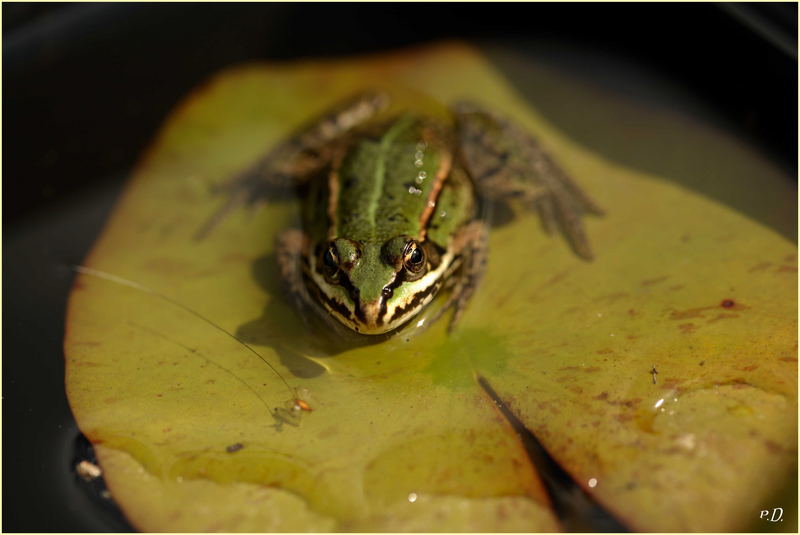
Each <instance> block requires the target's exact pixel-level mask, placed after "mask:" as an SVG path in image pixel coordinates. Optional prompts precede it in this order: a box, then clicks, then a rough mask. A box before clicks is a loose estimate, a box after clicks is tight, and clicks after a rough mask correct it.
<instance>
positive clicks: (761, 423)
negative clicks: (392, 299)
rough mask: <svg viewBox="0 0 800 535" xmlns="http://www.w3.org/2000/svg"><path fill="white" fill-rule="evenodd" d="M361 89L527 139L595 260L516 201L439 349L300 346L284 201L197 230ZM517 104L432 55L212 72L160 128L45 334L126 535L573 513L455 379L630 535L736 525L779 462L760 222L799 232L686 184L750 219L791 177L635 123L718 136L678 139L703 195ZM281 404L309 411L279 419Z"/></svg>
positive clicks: (788, 440)
mask: <svg viewBox="0 0 800 535" xmlns="http://www.w3.org/2000/svg"><path fill="white" fill-rule="evenodd" d="M540 75H541V76H542V77H545V78H547V77H550V83H551V84H556V85H557V83H561V84H563V85H567V84H568V83H567V82H566V81H564V80H559V79H557V78H556V79H555V81H553V78H552V76H553V75H552V74H550V73H548V72H547V71H544V70H543V71H541V72H540ZM376 85H378V86H382V87H389V88H390V89H391V91H392V92H393V94H395V95H396V98H397V99H398V100H399V104H398V106H399V107H403V106H415V107H417V108H419V107H420V106H422V107H425V106H428V104H427V102H428V100H427V98H428V97H433V98H435V99H437V100H439V101H441V102H445V103H447V102H453V101H455V100H457V99H460V98H470V99H473V100H476V101H479V102H483V103H486V104H487V105H491V106H492V107H494V108H496V109H497V110H498V111H500V112H502V113H505V114H507V115H509V116H513V117H514V118H515V120H517V121H519V123H520V124H522V125H523V126H525V127H526V128H528V129H530V130H531V131H533V132H535V133H536V134H537V136H538V137H539V138H541V139H543V140H545V142H546V144H547V145H548V147H550V148H551V149H552V152H553V154H554V155H555V156H556V157H557V158H558V160H559V161H560V162H562V163H563V165H564V167H565V168H566V170H567V171H568V172H569V173H570V174H571V175H572V176H573V177H575V179H576V180H577V181H578V182H579V183H580V184H581V185H583V186H585V188H586V189H587V191H589V192H590V193H591V194H592V196H593V197H594V198H595V199H596V200H597V202H598V204H599V205H600V206H602V208H603V209H604V210H605V212H606V214H607V215H606V216H605V217H603V218H594V219H590V220H589V221H588V222H587V228H588V235H589V237H590V239H591V242H592V247H593V249H594V251H595V255H596V259H595V260H594V261H593V262H585V261H581V260H579V259H577V258H576V257H575V256H574V254H572V253H571V251H570V250H569V247H568V246H567V245H566V244H564V243H563V242H562V241H560V240H559V239H556V238H554V237H550V236H548V235H547V234H546V233H545V232H543V231H542V229H541V228H540V223H539V221H538V219H537V218H536V217H534V216H532V215H529V214H527V213H523V211H521V210H520V211H518V213H516V217H515V219H514V221H513V222H512V223H510V224H507V225H504V226H502V227H499V228H497V229H494V230H493V232H492V235H491V252H490V256H489V267H488V272H487V275H486V277H485V279H484V280H483V281H482V283H481V285H480V286H479V288H478V291H477V292H476V294H475V296H474V298H473V300H472V302H471V304H470V306H469V308H468V309H467V311H466V313H465V314H464V317H463V318H462V320H461V324H460V325H459V326H458V328H457V329H456V330H455V332H454V333H453V334H452V335H450V336H448V335H447V334H446V332H445V331H446V328H445V327H446V325H445V323H446V322H444V321H440V322H438V323H437V324H435V325H433V326H432V327H431V328H430V329H428V330H427V331H425V332H422V333H419V334H416V335H415V336H408V335H407V334H406V333H400V334H399V335H397V336H394V337H392V338H390V339H388V340H385V341H381V342H379V343H369V344H365V343H350V342H348V341H341V340H336V339H335V338H332V337H330V336H324V335H323V334H322V333H319V332H316V331H313V330H312V331H310V333H311V334H310V333H309V327H308V326H307V325H306V323H304V321H303V319H302V318H301V317H300V316H299V315H298V314H297V312H296V311H295V310H294V308H293V307H292V306H291V304H290V303H289V302H288V300H287V299H286V298H285V297H284V295H283V293H282V291H281V281H280V280H278V277H277V270H276V268H275V265H274V256H273V244H274V239H275V236H276V235H277V234H278V233H279V232H280V231H281V230H283V229H285V228H288V227H290V226H291V225H292V224H293V223H294V221H295V220H296V210H297V207H296V205H295V204H294V203H293V202H286V201H282V202H278V201H276V202H271V203H269V204H267V205H265V206H261V207H258V208H256V209H253V210H248V209H241V210H238V211H235V212H233V213H231V214H230V215H229V216H228V217H227V218H226V219H225V220H224V221H222V222H221V223H220V224H219V225H218V226H217V228H215V229H214V231H213V232H212V233H211V234H210V235H209V236H208V237H207V238H206V239H204V240H201V241H197V240H194V239H193V236H194V235H195V234H196V232H197V231H198V229H199V228H201V226H202V225H203V223H204V222H205V221H206V220H207V218H208V217H209V215H210V214H212V213H214V211H215V210H217V209H218V208H219V206H220V204H221V202H222V199H221V198H220V197H218V196H215V195H213V194H212V192H211V190H212V189H213V186H218V185H220V184H223V183H225V182H226V181H227V180H229V179H230V177H232V176H234V175H235V174H236V173H237V172H239V171H241V170H242V169H244V168H246V167H247V166H248V165H250V164H252V163H253V162H254V161H256V160H257V159H258V158H259V156H261V155H262V154H263V153H264V151H265V150H266V149H268V148H269V147H270V146H272V145H274V144H275V143H277V142H279V141H280V140H281V139H282V138H283V137H284V136H286V135H287V134H288V133H289V132H291V130H292V129H293V128H294V127H296V126H297V125H299V124H301V123H303V122H304V121H306V120H307V119H308V118H309V117H313V116H314V115H315V114H317V113H319V112H320V111H322V110H324V109H325V108H326V107H327V106H329V105H330V104H331V103H333V102H336V101H338V100H341V99H342V98H343V97H346V96H348V95H350V94H353V93H355V92H357V91H359V90H362V89H364V88H365V87H374V86H376ZM320 87H325V88H326V90H325V91H324V92H323V91H320V89H319V88H320ZM570 91H572V93H573V94H572V95H571V98H575V95H574V93H575V91H576V89H575V88H574V87H572V88H570ZM416 92H420V93H416ZM422 93H424V94H425V95H426V97H425V98H421V97H419V96H418V95H419V94H422ZM583 98H590V96H589V95H586V94H584V95H583ZM591 98H595V99H597V97H596V96H594V95H593V96H591ZM535 105H536V102H533V103H530V104H526V103H525V101H524V100H523V99H522V98H521V97H520V96H519V95H518V94H516V93H515V92H514V91H513V90H512V89H511V87H510V86H509V85H508V83H507V82H506V81H505V80H504V79H503V78H502V77H501V76H500V75H498V74H497V73H496V72H495V71H494V70H493V69H492V67H490V66H489V64H488V63H487V61H486V60H485V59H484V58H482V57H481V56H480V55H478V54H477V53H476V52H474V51H473V50H471V49H468V48H466V47H463V46H461V45H441V46H436V47H432V48H428V49H422V50H417V51H411V52H405V53H399V54H390V55H382V56H375V57H368V58H362V59H354V60H347V61H337V62H324V63H317V62H307V63H298V64H295V65H281V66H276V65H260V64H253V65H248V66H244V67H239V68H235V69H230V70H227V71H225V72H223V73H222V74H220V75H219V76H217V77H215V78H214V79H213V80H211V81H210V82H209V83H208V84H207V85H206V86H204V87H203V88H201V89H200V90H198V91H196V92H195V94H193V95H191V96H190V97H189V98H188V99H187V101H186V102H185V103H184V104H183V105H181V106H180V107H179V108H178V110H177V111H176V112H174V113H173V115H172V117H171V118H170V119H169V121H168V122H167V124H166V125H165V127H164V129H163V130H162V132H161V133H160V134H159V136H158V138H157V140H156V141H155V145H154V148H153V149H152V150H151V151H149V152H148V154H147V156H146V158H145V159H144V160H143V161H142V163H141V164H140V166H139V168H138V169H137V171H136V173H135V175H134V178H133V180H132V181H131V184H130V185H129V187H128V189H127V191H126V193H125V195H124V197H123V199H122V200H121V202H120V204H119V206H118V207H117V209H116V211H115V214H114V217H113V218H112V220H111V221H110V223H109V224H108V227H107V228H106V230H105V231H104V233H103V236H102V237H101V239H100V240H99V242H98V243H97V244H96V246H95V248H94V250H93V251H92V253H91V255H90V257H89V258H88V259H87V260H86V262H85V264H86V265H87V266H88V267H90V268H91V269H93V270H97V271H95V274H94V275H92V274H90V273H89V272H87V273H84V274H81V275H80V276H79V277H78V280H77V281H76V284H75V288H74V291H73V294H72V296H71V300H70V307H69V315H68V326H67V335H66V341H65V351H66V354H67V389H68V394H69V398H70V403H71V405H72V407H73V410H74V412H75V415H76V418H77V420H78V423H79V425H80V427H81V429H82V430H83V432H84V433H85V434H86V435H87V437H89V439H90V440H91V441H92V442H93V444H94V445H95V447H96V450H97V454H98V458H99V460H100V462H101V464H102V466H103V470H104V473H105V477H106V480H107V483H108V486H109V488H110V490H111V492H112V494H113V496H114V498H115V499H116V500H117V501H118V502H119V504H120V505H121V507H122V508H123V510H124V511H125V513H126V515H127V516H128V518H129V519H130V520H131V521H132V523H133V524H134V525H135V526H136V527H137V528H139V529H143V530H155V531H174V530H190V531H271V530H275V531H306V530H315V531H331V530H344V531H383V530H386V531H431V530H435V531H553V530H558V529H559V528H560V527H562V526H563V525H566V524H569V523H568V522H566V521H565V519H564V518H563V516H562V518H559V515H561V514H562V513H561V512H560V511H559V510H558V507H554V505H553V504H554V503H557V502H558V498H559V497H558V496H553V495H552V494H551V495H548V492H547V491H546V485H545V484H543V483H542V480H543V479H544V480H545V481H546V480H547V476H546V474H544V473H542V474H540V472H539V471H540V470H542V467H541V466H535V465H534V463H533V462H532V461H531V460H530V457H529V455H528V452H526V449H525V445H524V443H523V441H522V440H521V439H520V437H519V436H518V435H517V433H516V432H515V431H514V428H513V427H512V424H511V423H509V421H507V419H506V418H505V417H504V416H503V414H502V412H501V411H500V410H499V409H498V406H497V404H496V403H495V401H496V400H493V399H492V397H491V395H490V393H488V392H487V390H486V389H484V388H483V387H481V385H480V384H479V382H478V380H477V379H478V377H482V378H484V380H485V381H486V382H487V384H488V385H491V388H493V390H494V392H496V395H497V396H499V398H500V399H501V400H502V401H503V402H504V403H505V405H507V406H508V408H509V409H510V411H511V412H513V414H514V415H515V416H516V418H518V419H519V420H520V422H521V423H522V424H523V425H524V426H525V427H526V428H527V429H528V430H529V431H531V432H532V433H533V435H534V436H535V437H536V438H537V439H538V440H539V441H540V443H541V445H542V446H543V447H544V448H545V449H546V450H547V451H548V452H549V453H550V455H551V456H552V457H553V459H554V460H555V461H556V462H557V463H558V464H559V465H560V466H561V468H563V470H564V471H565V472H566V473H567V474H569V476H571V477H572V478H573V479H574V480H575V482H576V483H577V484H578V485H579V486H581V487H583V488H584V489H585V492H586V493H587V494H588V495H590V496H592V497H594V499H596V500H597V501H598V502H599V503H600V504H601V505H602V506H603V507H605V508H606V509H607V510H608V511H610V512H611V513H612V514H613V515H614V516H616V517H617V518H618V519H619V520H620V521H621V522H622V523H623V524H624V525H626V526H627V527H629V528H630V529H635V530H647V531H650V530H664V531H673V530H674V531H683V530H708V531H724V530H740V529H747V528H748V527H749V526H750V523H751V522H754V521H757V519H758V514H759V512H760V510H762V509H765V508H767V507H768V506H769V505H768V504H770V503H772V502H769V500H770V499H773V496H772V494H773V493H774V492H775V491H776V490H777V489H778V488H779V487H780V485H781V484H782V482H784V481H789V480H790V479H791V477H794V474H795V473H796V464H795V459H796V447H797V444H796V436H797V428H796V422H797V417H796V414H797V405H796V395H797V379H796V370H797V364H796V363H797V361H796V348H797V346H796V332H797V329H796V308H797V304H796V299H795V296H796V295H797V285H796V248H795V246H794V244H793V243H791V242H790V241H788V240H787V239H785V238H784V237H782V236H781V234H780V232H776V230H775V228H774V227H775V226H776V225H778V226H780V225H783V226H785V227H786V228H789V227H791V226H792V225H794V224H795V221H794V220H793V219H792V217H791V216H792V211H791V209H786V210H785V211H784V212H783V213H784V214H785V216H786V217H783V218H781V217H776V216H775V215H774V214H772V215H771V216H770V217H771V218H772V219H771V220H770V224H771V225H772V226H773V228H767V227H765V226H763V225H762V224H761V222H759V221H755V220H753V219H751V218H748V217H747V216H745V215H743V214H742V213H739V212H737V211H735V210H734V209H732V208H730V207H729V206H728V205H726V204H724V203H722V202H719V201H718V200H716V199H717V198H716V197H714V195H713V194H711V195H710V194H709V192H712V193H713V188H714V187H716V188H719V189H720V190H726V189H727V188H733V189H736V190H738V189H741V188H749V189H750V190H752V192H753V194H752V203H753V204H754V205H758V203H763V202H767V201H770V200H771V199H774V198H776V197H778V198H779V197H781V196H790V195H793V193H792V192H791V191H790V187H789V185H788V182H787V181H785V180H784V177H783V176H781V175H780V174H779V173H778V172H777V171H776V170H774V169H773V168H772V167H771V166H769V165H768V164H767V163H765V162H763V161H761V160H759V159H758V158H757V157H756V156H755V155H753V154H752V153H749V152H747V151H744V150H742V147H741V146H740V145H738V144H737V142H736V141H734V140H732V139H729V138H727V137H726V136H725V135H724V134H721V133H719V132H711V131H707V130H704V129H702V128H699V127H698V128H696V129H687V128H686V125H685V124H683V123H681V122H680V121H678V120H676V118H674V117H670V116H660V115H656V114H652V116H649V119H650V121H651V127H652V128H653V129H654V130H658V131H659V132H660V135H662V136H671V139H672V140H673V142H674V143H675V144H676V145H681V146H688V147H695V146H696V147H703V146H711V147H713V148H714V151H715V152H713V153H711V154H709V153H706V152H704V151H678V150H675V151H674V152H675V154H677V155H679V157H682V158H685V161H684V162H683V165H685V166H689V167H691V166H694V165H698V166H709V165H710V164H709V161H712V162H713V163H714V165H715V167H714V176H715V177H716V178H717V180H716V181H715V182H714V183H713V184H712V185H709V184H705V183H704V185H703V189H702V191H703V192H704V194H703V195H701V194H698V193H697V192H696V191H694V190H692V189H690V188H686V187H684V186H683V185H678V184H676V183H675V182H673V181H671V180H670V178H671V177H669V176H658V175H655V174H649V173H646V172H643V171H641V170H638V169H634V168H628V167H625V166H624V165H621V164H617V163H615V162H612V161H607V160H605V159H603V158H602V155H600V154H597V153H594V152H592V151H591V150H589V149H588V148H586V147H582V146H579V145H576V144H575V143H574V142H572V141H570V139H568V138H566V137H564V135H563V134H562V133H560V132H558V131H557V130H556V128H555V126H554V125H551V124H549V123H548V122H547V121H545V120H544V119H543V118H542V116H541V115H539V114H537V113H536V112H535V111H534V108H531V107H530V106H535ZM597 105H598V106H600V105H602V102H601V101H600V100H599V99H598V103H597ZM613 105H615V106H618V107H623V108H624V104H620V103H613ZM427 111H430V112H432V113H438V110H437V109H430V110H427ZM626 113H628V114H637V113H638V114H640V115H641V114H647V113H648V112H647V111H646V110H637V109H635V108H629V109H626ZM600 127H602V128H608V129H614V128H617V125H616V124H613V123H608V124H602V125H598V128H600ZM653 150H655V148H654V149H653ZM709 188H711V189H709ZM719 198H725V195H723V194H720V197H719ZM765 200H766V201H765ZM759 210H761V211H762V212H769V207H761V208H757V209H754V211H753V212H751V213H759ZM790 233H791V231H789V234H790ZM100 272H102V273H100ZM102 274H111V275H113V276H116V277H122V278H124V279H125V280H126V281H133V282H134V283H135V284H134V285H130V284H127V283H125V282H124V281H119V280H118V281H116V282H115V281H113V280H110V279H109V277H107V276H106V275H102ZM97 275H101V276H97ZM120 282H122V284H121V283H120ZM136 285H138V288H137V287H136ZM176 303H178V304H176ZM203 318H208V319H210V320H212V321H213V322H215V323H216V324H218V325H219V326H221V327H222V328H223V329H225V330H227V331H229V332H231V333H235V334H236V335H237V336H238V337H240V338H241V339H243V340H245V341H247V342H249V343H252V344H253V345H255V347H256V348H257V349H258V351H259V353H260V354H261V355H263V357H264V358H265V359H266V360H267V361H268V362H269V363H270V364H271V365H272V366H274V368H275V370H277V372H279V373H280V375H281V376H282V377H284V378H285V380H286V381H287V382H288V386H287V385H286V384H284V382H283V380H282V379H281V378H279V376H278V375H277V374H276V373H275V371H273V370H272V369H270V368H269V367H268V366H267V365H266V364H265V363H264V362H263V361H262V360H260V359H259V358H258V357H257V356H256V355H254V354H253V353H251V352H250V351H248V350H247V349H246V348H245V347H243V346H242V344H241V343H239V342H237V341H236V340H234V339H232V338H231V337H230V336H227V335H226V334H225V333H223V332H221V331H220V330H218V329H215V328H213V327H211V326H210V325H209V324H208V323H207V322H206V321H205V320H204V319H203ZM653 368H655V371H656V372H657V373H655V372H653ZM298 397H300V398H301V399H302V400H303V401H305V402H307V403H308V404H309V408H311V409H313V410H311V411H293V409H292V404H293V403H294V401H295V398H298ZM793 471H795V472H793ZM540 476H542V477H540ZM709 511H713V514H709ZM756 526H759V525H758V524H756ZM590 527H591V525H590ZM587 529H588V528H587ZM759 529H763V527H760V528H759Z"/></svg>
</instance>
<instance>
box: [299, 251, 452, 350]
mask: <svg viewBox="0 0 800 535" xmlns="http://www.w3.org/2000/svg"><path fill="white" fill-rule="evenodd" d="M452 262H453V255H452V253H448V254H446V255H444V256H443V257H442V261H441V262H440V263H439V264H438V266H437V267H436V269H433V270H430V271H429V272H428V273H426V274H425V275H424V276H422V277H420V278H419V279H417V280H415V281H404V280H402V279H401V278H399V277H398V278H396V279H395V281H392V282H391V283H389V284H387V285H386V287H385V288H384V291H383V292H382V293H381V295H380V296H379V297H378V298H377V299H374V300H370V301H365V300H363V299H361V298H360V296H359V292H358V289H357V288H355V287H354V286H353V285H352V284H351V283H350V281H349V279H348V278H347V276H346V275H342V276H341V277H340V279H339V283H338V284H336V285H332V284H329V283H327V281H325V280H324V278H323V277H322V276H320V275H319V274H318V273H317V271H316V269H315V268H316V266H315V265H314V264H315V261H314V260H312V265H311V266H309V267H310V269H309V270H308V271H307V273H306V276H307V277H308V278H309V279H311V280H309V281H308V282H309V284H308V286H309V289H310V290H311V292H312V294H313V295H314V296H315V297H316V298H317V302H319V303H320V304H321V305H322V306H323V308H324V309H325V310H327V311H328V313H329V314H330V315H331V316H333V317H334V318H336V319H337V320H338V321H339V322H340V323H342V324H343V325H345V326H346V327H348V328H350V329H352V330H353V331H355V332H357V333H360V334H366V335H379V334H386V333H389V332H391V331H394V330H396V329H398V328H400V327H402V326H403V325H405V324H406V323H408V322H409V321H410V320H411V319H413V318H414V317H415V316H417V314H419V312H420V311H422V310H423V309H424V308H425V307H426V306H427V305H428V304H429V303H430V302H431V301H432V300H433V299H434V297H436V294H437V293H438V292H439V289H440V288H441V287H442V282H443V280H444V277H443V275H444V274H445V273H447V272H448V271H450V268H451V264H452Z"/></svg>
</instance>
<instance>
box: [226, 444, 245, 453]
mask: <svg viewBox="0 0 800 535" xmlns="http://www.w3.org/2000/svg"><path fill="white" fill-rule="evenodd" d="M242 448H244V445H243V444H242V443H241V442H237V443H236V444H231V445H230V446H228V447H227V448H225V451H227V452H228V453H234V452H237V451H239V450H240V449H242Z"/></svg>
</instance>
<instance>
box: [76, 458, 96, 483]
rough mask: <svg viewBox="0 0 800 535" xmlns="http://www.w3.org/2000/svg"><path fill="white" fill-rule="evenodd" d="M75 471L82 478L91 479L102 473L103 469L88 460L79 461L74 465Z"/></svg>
mask: <svg viewBox="0 0 800 535" xmlns="http://www.w3.org/2000/svg"><path fill="white" fill-rule="evenodd" d="M75 472H76V473H77V474H78V475H79V476H81V477H82V478H83V480H84V481H92V480H93V479H97V478H98V477H100V476H101V475H103V471H102V470H101V469H100V467H99V466H97V465H96V464H94V463H91V462H89V461H81V462H79V463H78V464H77V465H76V466H75Z"/></svg>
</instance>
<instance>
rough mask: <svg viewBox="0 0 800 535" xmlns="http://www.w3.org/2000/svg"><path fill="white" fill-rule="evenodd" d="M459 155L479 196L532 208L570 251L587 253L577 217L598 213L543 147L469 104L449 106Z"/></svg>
mask: <svg viewBox="0 0 800 535" xmlns="http://www.w3.org/2000/svg"><path fill="white" fill-rule="evenodd" d="M453 112H454V114H455V118H456V130H457V136H458V142H459V149H460V155H461V158H462V160H463V162H464V165H465V166H466V168H467V170H468V171H469V173H470V175H471V176H472V178H473V180H474V181H475V183H476V187H477V188H478V191H479V192H480V194H481V195H482V196H484V197H485V198H488V199H491V200H505V199H511V198H517V199H520V200H522V201H523V202H525V203H527V204H530V205H532V206H534V207H535V208H536V209H537V210H538V212H539V215H540V217H541V219H542V224H543V225H544V227H545V229H546V230H547V231H548V232H552V231H553V229H554V228H555V227H557V226H559V227H560V228H561V229H562V231H563V233H564V234H565V236H566V237H567V239H568V240H569V242H570V244H571V245H572V247H573V249H574V250H575V252H576V253H577V254H578V255H580V256H581V257H583V258H585V259H587V260H589V259H591V258H592V256H593V255H592V250H591V248H590V246H589V240H588V238H587V237H586V232H585V230H584V227H583V221H582V219H581V217H582V216H583V215H584V214H586V213H591V214H596V215H602V213H603V210H602V209H600V208H599V207H598V206H597V205H596V204H595V203H594V202H593V201H592V200H591V199H590V198H589V197H588V196H587V195H586V194H585V193H584V192H583V191H582V190H581V189H580V187H579V186H578V185H577V184H576V183H575V182H574V181H573V180H572V179H571V178H570V177H569V176H568V175H567V174H566V173H565V172H564V171H563V170H562V169H561V168H560V167H559V166H558V165H557V164H556V162H555V161H554V160H553V158H552V157H551V156H550V155H549V154H548V153H547V152H546V151H545V150H544V148H543V147H542V145H541V144H540V143H539V142H538V141H537V140H536V138H534V137H533V136H532V135H530V134H529V133H527V132H525V131H524V130H523V129H522V128H520V127H519V126H517V125H516V124H514V123H513V122H511V121H509V120H507V119H505V118H502V117H499V116H498V115H496V114H494V113H491V112H489V111H486V110H484V109H483V108H481V107H480V106H478V105H476V104H473V103H471V102H460V103H458V104H456V105H455V106H454V107H453Z"/></svg>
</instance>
